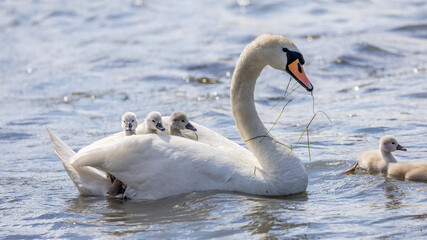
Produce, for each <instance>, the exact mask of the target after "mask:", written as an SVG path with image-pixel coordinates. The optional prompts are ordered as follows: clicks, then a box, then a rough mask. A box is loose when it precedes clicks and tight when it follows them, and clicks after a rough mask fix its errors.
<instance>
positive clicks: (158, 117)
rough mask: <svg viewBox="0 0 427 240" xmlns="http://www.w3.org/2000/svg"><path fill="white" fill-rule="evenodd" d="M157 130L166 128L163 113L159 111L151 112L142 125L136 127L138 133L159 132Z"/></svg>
mask: <svg viewBox="0 0 427 240" xmlns="http://www.w3.org/2000/svg"><path fill="white" fill-rule="evenodd" d="M157 130H160V131H162V132H163V131H165V128H164V127H163V124H162V114H160V113H159V112H150V113H148V114H147V117H145V121H144V123H143V124H142V125H139V126H138V128H137V129H136V134H148V133H154V134H156V133H158V132H157Z"/></svg>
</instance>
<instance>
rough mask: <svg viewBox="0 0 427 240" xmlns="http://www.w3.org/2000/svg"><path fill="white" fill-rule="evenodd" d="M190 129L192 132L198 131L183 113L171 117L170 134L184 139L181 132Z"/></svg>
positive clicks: (176, 113)
mask: <svg viewBox="0 0 427 240" xmlns="http://www.w3.org/2000/svg"><path fill="white" fill-rule="evenodd" d="M184 129H189V130H191V131H197V129H196V128H195V127H194V126H193V125H191V123H190V121H189V120H188V117H187V114H185V113H183V112H174V113H172V114H171V116H170V117H169V134H170V135H175V136H181V137H184V135H183V134H182V133H181V130H184Z"/></svg>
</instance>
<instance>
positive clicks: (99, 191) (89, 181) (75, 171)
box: [47, 129, 111, 195]
mask: <svg viewBox="0 0 427 240" xmlns="http://www.w3.org/2000/svg"><path fill="white" fill-rule="evenodd" d="M47 132H48V133H49V137H50V140H51V142H52V144H53V147H54V149H55V153H56V154H57V155H58V157H59V159H61V161H62V164H63V165H64V168H65V170H66V171H67V173H68V175H69V176H70V178H71V180H72V181H73V183H74V184H75V185H76V187H77V189H78V190H79V192H80V193H81V194H84V195H105V194H106V193H107V190H108V187H109V186H110V185H111V183H110V182H109V180H108V179H107V178H106V177H105V175H104V174H102V173H101V172H99V171H98V170H97V169H94V168H92V167H74V166H73V165H72V162H73V158H74V157H75V155H76V153H75V152H74V151H73V150H72V149H71V148H70V147H69V146H68V145H67V144H65V143H64V142H63V141H62V140H61V139H60V138H58V137H57V136H56V135H55V134H53V133H52V132H51V131H50V130H49V129H47Z"/></svg>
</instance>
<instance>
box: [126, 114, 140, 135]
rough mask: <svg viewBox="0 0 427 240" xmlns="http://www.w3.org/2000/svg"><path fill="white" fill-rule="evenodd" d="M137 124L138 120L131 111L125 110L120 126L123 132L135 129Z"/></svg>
mask: <svg viewBox="0 0 427 240" xmlns="http://www.w3.org/2000/svg"><path fill="white" fill-rule="evenodd" d="M137 126H138V120H137V119H136V115H135V113H133V112H127V113H125V114H123V116H122V128H123V130H125V132H131V131H135V129H136V127H137Z"/></svg>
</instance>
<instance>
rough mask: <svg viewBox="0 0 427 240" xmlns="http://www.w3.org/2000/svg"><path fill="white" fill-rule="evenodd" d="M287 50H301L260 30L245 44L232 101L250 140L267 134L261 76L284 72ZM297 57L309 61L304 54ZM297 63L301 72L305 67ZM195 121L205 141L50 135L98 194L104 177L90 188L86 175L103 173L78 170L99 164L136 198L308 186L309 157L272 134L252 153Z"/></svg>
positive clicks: (279, 191)
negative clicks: (258, 88)
mask: <svg viewBox="0 0 427 240" xmlns="http://www.w3.org/2000/svg"><path fill="white" fill-rule="evenodd" d="M285 49H286V52H287V51H290V52H292V53H298V49H297V48H296V47H295V45H293V43H292V42H290V41H289V40H287V39H286V38H284V37H280V36H274V35H262V36H260V37H258V38H257V39H256V40H254V41H253V42H252V43H251V44H249V45H248V46H247V47H246V48H245V50H244V51H243V52H242V54H241V56H240V58H239V60H238V62H237V65H236V69H235V72H234V75H233V80H232V84H231V101H232V107H233V114H234V116H235V120H236V125H237V128H238V130H239V132H240V134H241V136H242V139H244V140H248V139H251V138H253V137H257V136H265V135H267V130H266V128H265V127H264V125H263V124H262V122H261V120H260V118H259V117H258V114H257V112H256V109H255V104H254V96H253V93H254V88H255V82H256V79H257V78H258V76H259V74H260V73H261V71H262V69H263V68H264V67H265V66H266V65H270V66H272V67H274V68H276V69H279V70H283V71H284V70H286V68H287V66H288V64H289V63H288V62H287V61H288V60H289V59H291V60H294V59H293V58H290V57H289V56H288V55H286V52H285ZM282 50H283V52H285V53H283V52H282ZM282 54H284V55H282ZM284 56H285V57H284ZM286 56H288V59H286ZM292 56H293V55H292ZM292 56H291V57H292ZM299 59H300V60H299V61H300V62H301V61H302V63H303V60H302V56H301V58H299ZM297 62H298V60H295V61H292V63H295V64H296V63H297ZM298 65H299V62H298ZM299 68H300V72H301V73H303V71H302V70H301V69H302V67H301V66H299ZM291 71H293V70H291ZM304 76H305V74H304ZM307 81H308V79H307ZM304 84H305V86H304V87H306V88H307V89H308V90H311V89H312V86H311V83H309V82H308V84H307V83H306V82H304ZM165 122H167V121H165ZM194 127H195V128H197V133H198V136H199V139H198V140H199V141H193V140H190V139H187V138H182V137H177V136H170V135H156V134H145V135H134V136H126V137H123V136H114V135H113V136H110V137H108V140H106V139H101V140H99V141H97V142H95V143H93V144H91V145H89V146H87V147H85V148H82V149H81V150H80V151H79V152H78V153H77V154H75V153H74V152H73V151H72V150H71V149H69V148H68V146H66V144H64V143H63V142H62V141H61V140H60V139H59V138H57V137H56V136H54V135H53V134H52V133H50V135H51V139H52V143H53V145H54V147H55V150H56V152H57V154H58V156H59V157H60V158H61V160H62V161H63V163H64V167H65V168H66V170H67V172H69V174H70V172H77V173H76V174H70V177H71V179H72V180H73V181H74V182H75V183H76V186H77V185H79V187H78V189H79V191H80V192H81V193H83V194H91V195H98V194H96V193H98V192H99V193H102V192H103V190H104V189H105V187H103V185H102V184H104V181H103V180H102V179H101V180H99V181H100V182H101V183H102V184H101V185H100V188H99V189H98V190H97V191H94V190H92V187H93V186H94V185H97V184H98V182H93V183H91V182H90V181H89V182H88V181H82V179H86V178H90V177H91V176H92V175H93V176H94V179H95V178H96V179H98V178H99V176H98V175H97V174H92V173H90V174H87V176H86V175H84V176H83V177H82V176H80V175H82V174H80V173H79V171H80V169H83V170H84V171H85V172H86V171H93V172H96V170H95V169H94V168H96V169H100V170H102V171H105V172H109V173H111V174H113V175H114V176H115V177H117V179H120V180H121V181H122V182H123V183H124V184H126V186H128V187H130V188H132V189H134V190H136V193H137V194H136V198H145V199H158V198H163V197H167V196H170V195H175V194H181V193H186V192H191V191H206V190H225V191H239V192H245V193H250V194H257V195H270V196H278V195H288V194H294V193H299V192H304V191H305V190H306V188H307V181H308V178H307V173H306V171H305V168H304V165H303V163H302V162H301V161H300V160H299V159H298V158H297V157H295V156H294V155H293V154H292V153H291V152H290V150H289V149H287V148H286V147H284V146H282V145H280V144H278V143H276V142H275V141H273V140H272V139H271V138H269V137H261V138H256V139H253V140H251V141H247V142H246V144H247V146H248V148H249V149H250V150H251V151H252V152H250V151H248V150H247V149H245V148H244V147H242V146H240V145H238V144H236V143H234V142H232V141H230V140H228V139H226V138H225V137H223V136H221V135H220V134H218V133H216V132H214V131H212V130H210V129H208V128H205V127H203V126H201V125H199V124H195V123H194ZM268 136H270V137H272V136H271V135H268ZM62 151H65V154H64V153H62ZM85 169H87V170H85ZM79 174H80V175H79ZM85 174H86V173H85ZM74 175H79V176H77V177H75V176H74ZM104 178H105V177H104ZM86 186H87V187H86ZM86 188H87V189H86Z"/></svg>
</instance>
